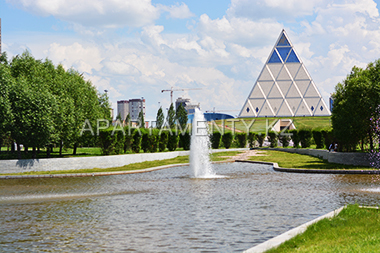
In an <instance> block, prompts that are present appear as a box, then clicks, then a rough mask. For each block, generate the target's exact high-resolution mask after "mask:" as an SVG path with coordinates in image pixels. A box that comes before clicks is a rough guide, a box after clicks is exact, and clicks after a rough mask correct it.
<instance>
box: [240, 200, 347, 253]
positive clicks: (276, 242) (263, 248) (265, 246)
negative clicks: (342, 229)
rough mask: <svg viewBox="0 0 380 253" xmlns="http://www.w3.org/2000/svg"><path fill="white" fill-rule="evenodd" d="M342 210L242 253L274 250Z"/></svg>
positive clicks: (339, 209) (337, 210)
mask: <svg viewBox="0 0 380 253" xmlns="http://www.w3.org/2000/svg"><path fill="white" fill-rule="evenodd" d="M343 209H344V206H343V207H341V208H338V209H336V210H334V211H332V212H329V213H328V214H325V215H322V216H320V217H318V218H316V219H314V220H312V221H309V222H306V223H304V224H302V225H301V226H298V227H296V228H293V229H291V230H289V231H287V232H285V233H283V234H281V235H279V236H276V237H274V238H272V239H270V240H268V241H266V242H263V243H261V244H259V245H256V246H255V247H252V248H250V249H247V250H245V251H243V252H244V253H261V252H265V251H267V250H270V249H272V248H275V247H277V246H279V245H280V244H282V243H284V242H285V241H288V240H290V239H291V238H293V237H295V236H296V235H298V234H301V233H303V232H305V231H306V229H307V228H308V227H309V226H310V225H312V224H314V223H316V222H318V221H320V220H322V219H325V218H332V217H334V216H336V215H338V214H339V213H340V212H341V211H342V210H343Z"/></svg>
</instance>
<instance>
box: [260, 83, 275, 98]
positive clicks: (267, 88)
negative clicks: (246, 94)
mask: <svg viewBox="0 0 380 253" xmlns="http://www.w3.org/2000/svg"><path fill="white" fill-rule="evenodd" d="M258 84H259V85H260V87H261V90H262V91H263V94H264V96H265V97H268V95H269V92H270V90H271V89H272V86H273V84H274V82H260V83H258Z"/></svg>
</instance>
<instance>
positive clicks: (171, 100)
mask: <svg viewBox="0 0 380 253" xmlns="http://www.w3.org/2000/svg"><path fill="white" fill-rule="evenodd" d="M185 90H201V88H192V89H190V88H189V89H187V88H185V89H173V87H171V89H170V90H162V91H161V92H162V93H163V92H164V91H170V104H173V91H185Z"/></svg>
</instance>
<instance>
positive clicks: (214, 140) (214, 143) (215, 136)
mask: <svg viewBox="0 0 380 253" xmlns="http://www.w3.org/2000/svg"><path fill="white" fill-rule="evenodd" d="M221 137H222V134H221V133H219V132H213V133H212V134H211V135H210V142H211V147H212V148H213V149H218V148H219V145H220V139H221Z"/></svg>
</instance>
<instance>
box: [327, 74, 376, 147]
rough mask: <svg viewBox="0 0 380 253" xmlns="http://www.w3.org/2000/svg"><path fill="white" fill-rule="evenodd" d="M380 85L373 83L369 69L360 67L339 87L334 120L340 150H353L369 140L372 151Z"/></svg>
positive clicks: (338, 85) (335, 101)
mask: <svg viewBox="0 0 380 253" xmlns="http://www.w3.org/2000/svg"><path fill="white" fill-rule="evenodd" d="M376 86H377V87H376ZM378 86H379V84H378V83H376V82H371V78H370V73H369V71H368V69H366V70H363V69H361V68H358V67H353V68H352V70H351V73H350V74H349V75H348V76H347V78H346V79H345V80H343V82H342V83H338V84H337V85H336V87H335V94H334V97H333V98H334V108H333V110H332V116H331V121H332V126H333V129H334V136H335V137H336V138H337V140H338V142H339V148H340V149H343V150H345V151H354V150H355V149H356V146H357V144H358V143H359V141H360V140H364V139H366V138H367V137H368V138H369V139H370V143H371V149H373V144H372V135H373V133H372V132H371V123H370V118H371V116H372V115H373V111H374V109H375V108H376V107H377V105H378V101H377V100H378V97H379V96H380V92H379V88H378ZM372 93H375V94H372Z"/></svg>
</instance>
